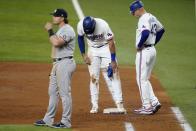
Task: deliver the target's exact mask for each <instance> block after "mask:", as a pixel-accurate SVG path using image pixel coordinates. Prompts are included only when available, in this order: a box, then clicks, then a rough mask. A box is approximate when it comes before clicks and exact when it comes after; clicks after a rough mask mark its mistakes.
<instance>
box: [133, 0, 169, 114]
mask: <svg viewBox="0 0 196 131" xmlns="http://www.w3.org/2000/svg"><path fill="white" fill-rule="evenodd" d="M143 6H144V5H143V3H142V1H140V0H136V1H134V2H133V3H131V5H130V12H131V14H132V15H133V16H135V17H137V18H138V19H139V21H138V26H137V30H136V43H135V46H136V50H137V54H136V60H135V64H136V74H137V76H136V79H137V84H138V87H139V91H140V97H141V101H142V107H141V108H139V109H136V110H134V113H136V114H141V115H151V114H154V113H156V112H157V111H158V110H159V109H160V108H161V103H160V102H159V100H158V98H157V97H156V96H155V94H154V92H153V88H152V85H151V83H150V81H149V79H150V75H151V71H152V69H153V66H154V64H155V60H156V49H155V47H154V46H155V45H156V44H157V43H158V42H159V41H160V39H161V37H162V35H163V33H164V32H165V30H164V27H163V25H162V24H161V23H160V22H159V20H158V19H157V18H156V17H155V16H154V15H152V14H150V13H147V12H146V10H145V9H144V7H143Z"/></svg>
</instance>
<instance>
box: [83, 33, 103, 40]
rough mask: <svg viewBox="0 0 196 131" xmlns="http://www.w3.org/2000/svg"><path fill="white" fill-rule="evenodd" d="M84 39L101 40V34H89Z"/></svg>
mask: <svg viewBox="0 0 196 131" xmlns="http://www.w3.org/2000/svg"><path fill="white" fill-rule="evenodd" d="M86 37H87V38H88V39H89V40H92V41H95V40H100V39H103V34H97V35H94V34H90V35H86Z"/></svg>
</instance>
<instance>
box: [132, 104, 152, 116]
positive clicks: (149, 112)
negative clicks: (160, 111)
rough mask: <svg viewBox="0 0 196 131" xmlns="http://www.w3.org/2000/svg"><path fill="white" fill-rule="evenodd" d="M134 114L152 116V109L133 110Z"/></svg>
mask: <svg viewBox="0 0 196 131" xmlns="http://www.w3.org/2000/svg"><path fill="white" fill-rule="evenodd" d="M134 113H135V114H138V115H152V114H153V108H152V107H149V108H145V107H144V106H143V107H141V108H139V109H136V110H134Z"/></svg>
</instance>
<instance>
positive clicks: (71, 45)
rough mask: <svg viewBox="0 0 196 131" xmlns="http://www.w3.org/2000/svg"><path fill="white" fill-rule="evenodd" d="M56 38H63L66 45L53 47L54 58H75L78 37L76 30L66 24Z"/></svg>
mask: <svg viewBox="0 0 196 131" xmlns="http://www.w3.org/2000/svg"><path fill="white" fill-rule="evenodd" d="M56 36H57V37H61V38H63V39H64V40H65V44H64V45H63V46H61V47H54V46H53V49H52V50H53V51H52V58H63V57H67V56H73V53H74V49H75V36H76V34H75V32H74V29H73V28H72V27H71V26H70V25H68V24H65V25H64V26H63V27H61V28H60V29H59V30H58V31H57V32H56Z"/></svg>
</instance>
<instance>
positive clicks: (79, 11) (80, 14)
mask: <svg viewBox="0 0 196 131" xmlns="http://www.w3.org/2000/svg"><path fill="white" fill-rule="evenodd" d="M72 3H73V6H74V9H75V10H76V13H77V15H78V18H79V19H80V20H81V19H83V18H84V13H83V11H82V9H81V7H80V5H79V3H78V0H72Z"/></svg>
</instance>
